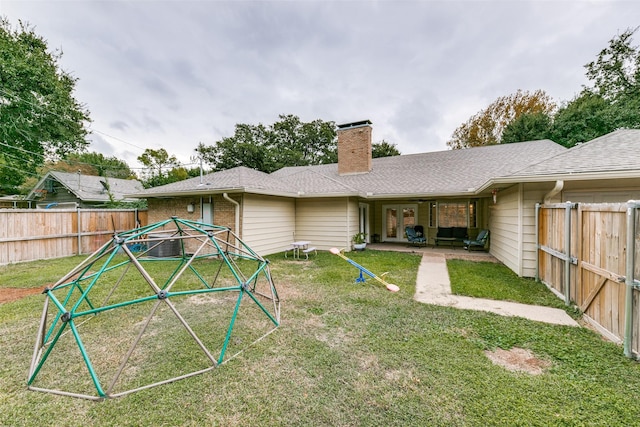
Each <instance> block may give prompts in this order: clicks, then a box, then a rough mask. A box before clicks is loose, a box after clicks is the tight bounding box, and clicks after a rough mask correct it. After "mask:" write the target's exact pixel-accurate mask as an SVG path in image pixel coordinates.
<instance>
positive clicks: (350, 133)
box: [338, 120, 371, 175]
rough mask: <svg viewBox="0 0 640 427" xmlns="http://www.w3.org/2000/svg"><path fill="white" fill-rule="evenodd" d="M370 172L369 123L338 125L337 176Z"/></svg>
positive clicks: (365, 121)
mask: <svg viewBox="0 0 640 427" xmlns="http://www.w3.org/2000/svg"><path fill="white" fill-rule="evenodd" d="M367 172H371V122H370V121H369V120H363V121H360V122H353V123H346V124H344V125H338V174H340V175H353V174H358V173H367Z"/></svg>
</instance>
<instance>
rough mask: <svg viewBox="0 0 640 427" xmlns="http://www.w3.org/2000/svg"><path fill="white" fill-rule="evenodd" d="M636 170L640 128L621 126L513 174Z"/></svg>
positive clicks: (639, 147)
mask: <svg viewBox="0 0 640 427" xmlns="http://www.w3.org/2000/svg"><path fill="white" fill-rule="evenodd" d="M622 171H640V129H621V130H617V131H615V132H611V133H609V134H607V135H603V136H601V137H599V138H596V139H593V140H591V141H589V142H586V143H583V144H579V145H576V146H574V147H572V148H570V149H568V150H566V151H564V152H562V153H560V154H558V155H557V156H554V157H553V158H550V159H546V160H544V161H542V162H538V163H536V164H533V165H531V166H528V167H526V168H524V169H522V170H520V171H517V172H516V173H514V174H512V175H513V176H514V177H516V176H517V177H532V176H539V175H567V174H585V173H607V172H622Z"/></svg>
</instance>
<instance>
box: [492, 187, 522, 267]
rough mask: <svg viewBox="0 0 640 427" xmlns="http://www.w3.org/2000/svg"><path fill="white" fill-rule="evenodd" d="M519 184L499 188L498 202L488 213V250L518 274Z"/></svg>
mask: <svg viewBox="0 0 640 427" xmlns="http://www.w3.org/2000/svg"><path fill="white" fill-rule="evenodd" d="M519 202H520V190H519V184H518V185H514V186H512V187H510V188H508V189H504V190H500V192H499V193H498V203H497V204H495V205H492V206H491V207H490V208H489V209H490V214H489V230H491V235H490V245H491V246H490V251H491V254H492V255H493V256H495V257H496V258H497V259H498V260H500V261H501V262H502V263H503V264H504V265H506V266H507V267H509V268H510V269H511V270H513V271H515V272H516V273H518V274H519V270H520V268H519V266H520V263H519V261H520V259H519V247H520V239H519V230H520V203H519Z"/></svg>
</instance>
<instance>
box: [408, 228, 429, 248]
mask: <svg viewBox="0 0 640 427" xmlns="http://www.w3.org/2000/svg"><path fill="white" fill-rule="evenodd" d="M404 232H405V233H406V234H407V240H409V243H411V244H412V245H415V246H427V239H426V237H424V236H418V233H416V230H415V229H414V228H413V227H405V229H404Z"/></svg>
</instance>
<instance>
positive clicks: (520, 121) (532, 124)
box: [500, 112, 552, 144]
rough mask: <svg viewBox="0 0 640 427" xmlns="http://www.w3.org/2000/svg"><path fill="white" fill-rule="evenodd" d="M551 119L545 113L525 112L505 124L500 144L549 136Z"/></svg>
mask: <svg viewBox="0 0 640 427" xmlns="http://www.w3.org/2000/svg"><path fill="white" fill-rule="evenodd" d="M551 125H552V119H551V116H550V115H548V114H546V113H541V112H538V113H525V114H522V115H521V116H520V117H517V118H515V119H514V120H513V121H512V122H511V123H509V124H508V125H507V126H505V128H504V131H503V132H502V140H501V141H500V143H501V144H508V143H511V142H522V141H536V140H539V139H547V138H549V135H550V132H551Z"/></svg>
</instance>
